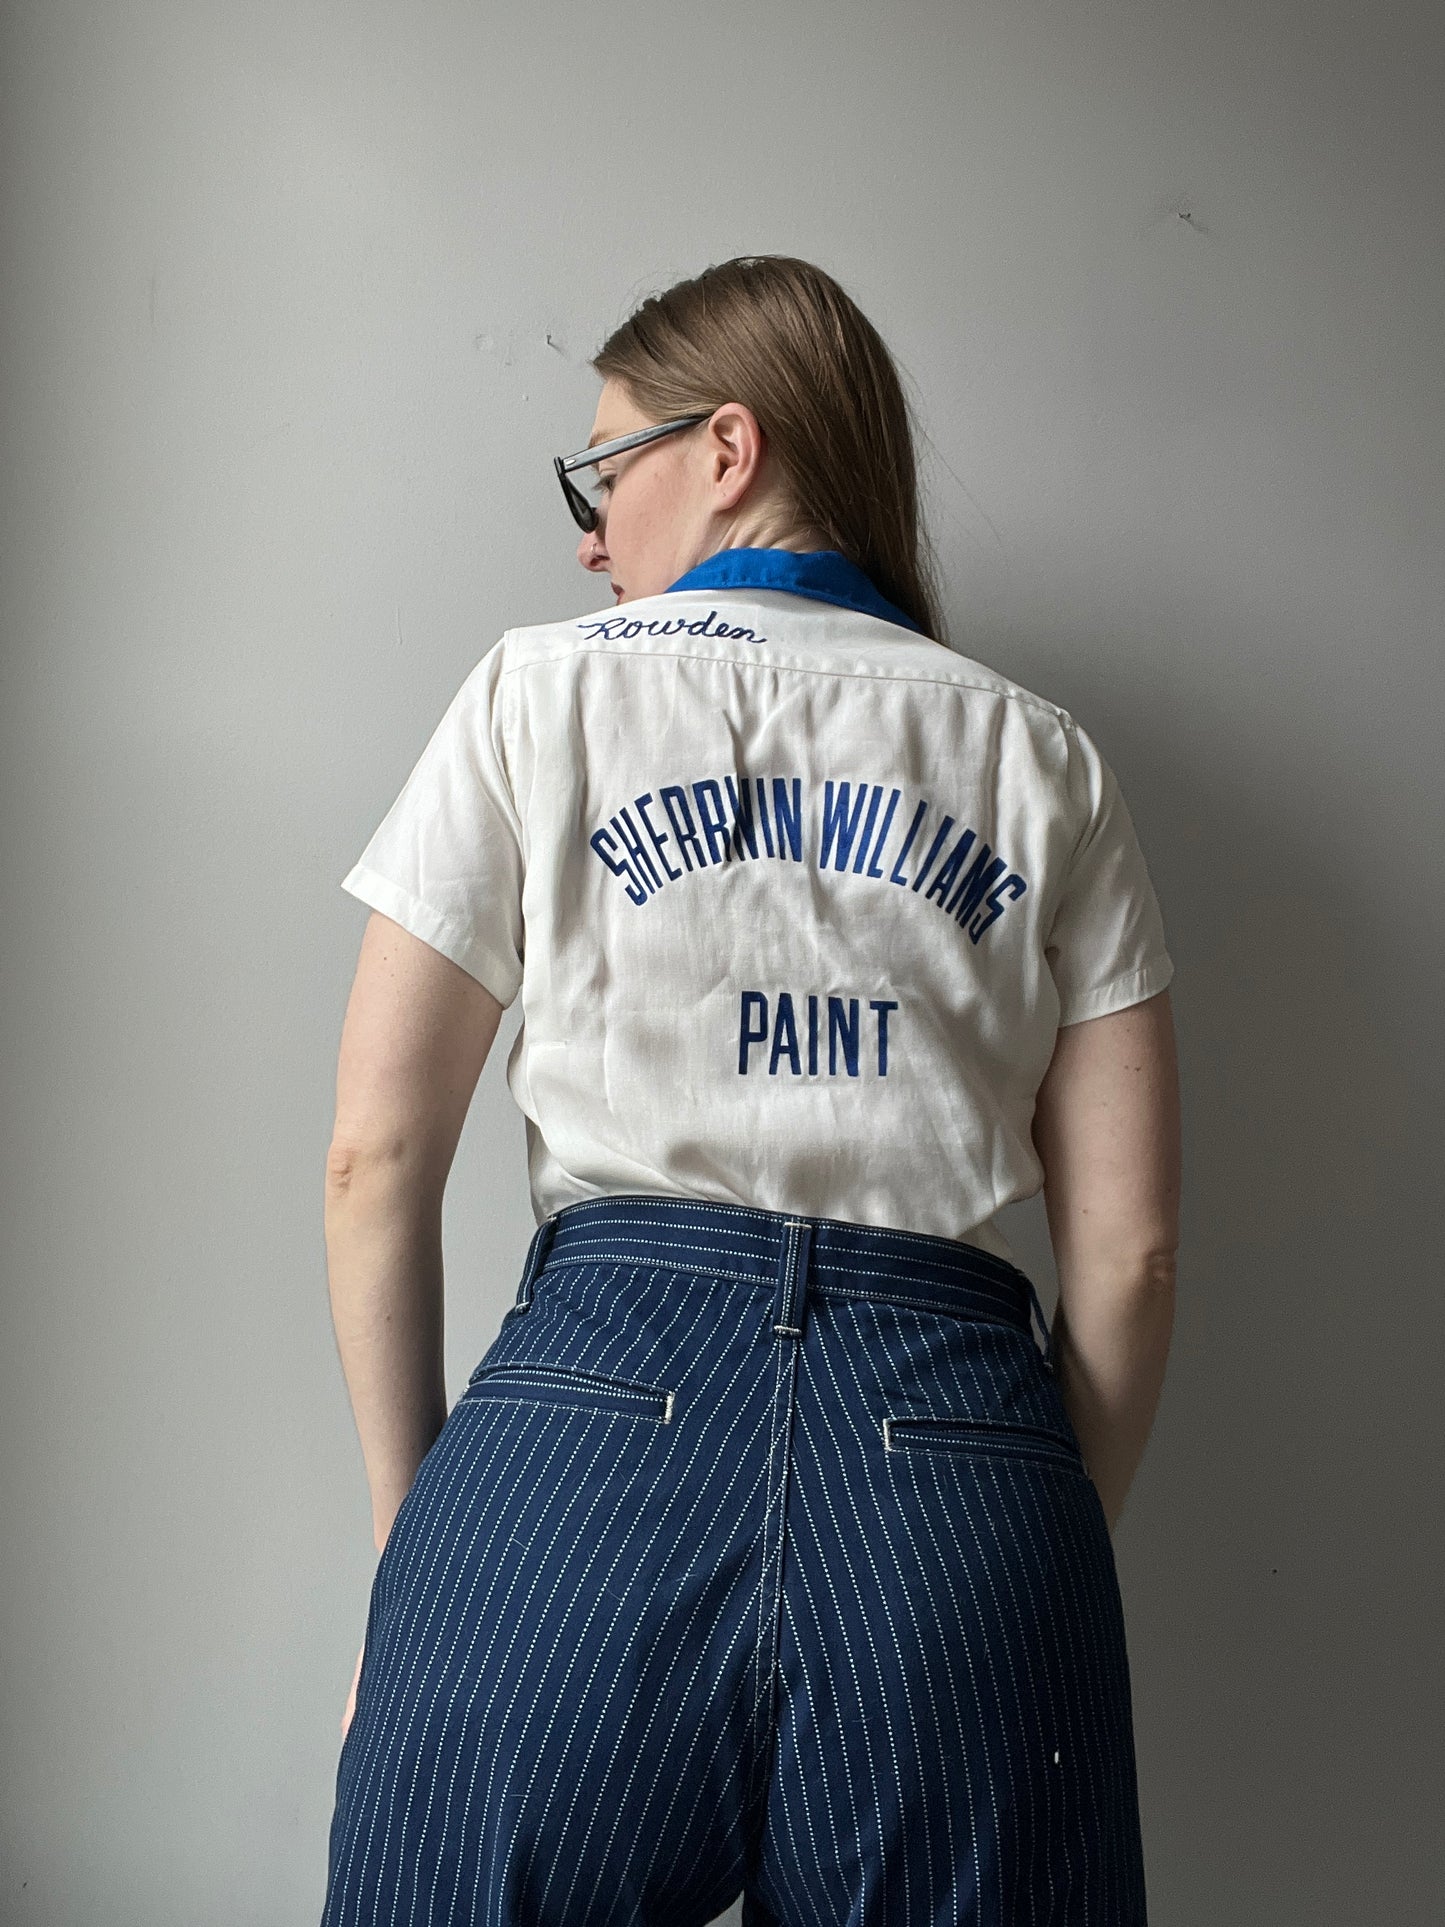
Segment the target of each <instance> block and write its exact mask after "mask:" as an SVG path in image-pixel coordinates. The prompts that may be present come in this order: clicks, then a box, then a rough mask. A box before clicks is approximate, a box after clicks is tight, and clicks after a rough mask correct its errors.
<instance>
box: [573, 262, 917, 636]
mask: <svg viewBox="0 0 1445 1927" xmlns="http://www.w3.org/2000/svg"><path fill="white" fill-rule="evenodd" d="M591 366H592V367H593V368H595V369H596V371H597V373H598V374H599V375H600V376H601V377H602V379H603V380H604V381H609V380H615V381H617V382H619V383H620V384H621V385H622V387H623V388H624V389H625V390H626V391H627V393H628V395H629V396H630V397H631V398H632V400H633V401H634V402H635V404H636V405H637V407H638V408H640V409H642V410H643V412H644V413H646V414H649V415H652V416H654V417H655V418H656V419H657V420H658V421H666V420H668V419H670V418H671V417H672V416H674V415H689V414H694V413H696V412H698V411H699V410H701V409H708V410H711V409H714V408H717V407H719V406H720V405H721V404H722V403H723V402H725V401H738V402H742V403H744V404H745V406H747V407H748V408H750V409H751V410H752V411H753V413H754V415H756V417H757V420H758V425H759V427H760V428H761V429H762V430H763V433H764V434H765V435H766V436H767V438H768V446H769V448H770V449H771V451H772V454H773V457H774V459H775V461H776V462H777V464H778V468H779V470H780V472H781V474H782V476H783V478H784V482H785V485H786V487H787V490H788V495H789V499H790V506H791V507H792V508H793V510H794V511H795V513H796V515H797V518H798V527H799V529H800V530H802V529H812V530H816V531H817V532H818V533H819V534H821V535H822V536H823V537H824V538H825V543H826V546H827V547H829V548H834V549H837V550H838V551H839V552H840V553H841V554H842V555H844V556H846V557H847V559H848V560H849V561H850V562H852V563H854V564H855V565H856V566H857V567H858V568H860V569H861V570H862V571H863V573H864V574H865V575H867V576H868V577H869V578H870V579H871V580H872V581H873V583H874V584H875V585H876V587H877V588H878V589H879V591H880V592H881V593H882V594H883V595H884V596H886V597H887V599H888V600H889V601H890V602H891V603H893V604H894V605H895V606H896V607H897V608H899V609H901V610H902V611H903V613H904V614H905V615H907V616H910V617H912V619H913V620H914V621H915V622H916V623H917V624H918V625H919V627H920V628H921V629H922V630H923V632H924V634H925V635H928V636H931V637H933V639H934V640H935V641H937V642H946V640H947V638H946V637H945V635H944V633H943V615H942V609H941V607H940V600H939V593H938V584H937V573H936V563H935V560H934V555H933V550H932V545H931V543H930V541H929V539H928V534H927V531H926V530H925V529H924V527H923V525H922V521H921V517H920V510H919V487H918V467H917V459H916V456H915V451H914V439H913V425H912V418H911V414H910V410H909V405H908V402H907V399H906V398H905V396H904V392H903V386H902V383H901V381H900V380H899V375H898V370H897V367H896V365H895V363H894V360H893V357H892V355H891V354H890V353H889V351H888V348H887V346H886V344H885V343H884V341H883V338H882V336H881V335H880V334H879V333H878V331H877V329H876V328H875V327H874V326H873V324H872V322H871V321H869V319H868V318H867V316H866V315H865V314H864V313H863V312H862V310H861V309H860V308H859V307H858V306H857V304H856V303H855V302H854V301H853V300H852V298H851V297H850V296H849V295H848V294H846V293H845V292H844V290H843V289H842V288H841V287H840V286H839V284H838V283H837V282H836V281H835V280H834V279H833V277H832V276H831V275H830V274H828V273H826V272H825V271H824V270H823V269H822V268H819V267H815V266H814V265H813V264H812V263H811V262H809V261H800V260H798V259H796V257H794V256H793V255H788V254H743V255H738V256H736V257H735V258H734V259H733V260H731V261H723V262H721V263H719V264H717V265H716V266H713V267H708V268H704V269H703V271H702V273H701V274H698V275H695V276H694V277H693V278H692V279H691V280H687V281H679V282H677V283H675V284H674V285H673V286H672V287H670V288H668V289H666V290H665V291H664V292H662V293H660V294H654V295H651V296H649V297H648V299H647V300H645V301H644V302H642V304H641V305H640V306H639V307H638V308H637V309H636V310H635V311H634V312H633V313H632V314H631V315H630V316H629V317H628V319H627V320H626V321H624V322H623V323H622V325H621V327H620V328H617V329H615V330H614V331H613V333H612V334H610V335H609V336H608V337H607V340H606V341H605V342H604V343H603V345H602V347H601V349H600V350H599V351H598V352H597V354H595V355H594V356H593V357H592V360H591Z"/></svg>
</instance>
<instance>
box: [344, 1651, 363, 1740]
mask: <svg viewBox="0 0 1445 1927" xmlns="http://www.w3.org/2000/svg"><path fill="white" fill-rule="evenodd" d="M365 1652H366V1641H365V1640H363V1641H362V1642H361V1652H359V1653H358V1654H357V1655H356V1671H355V1672H354V1673H353V1674H352V1675H351V1691H350V1692H349V1693H348V1694H347V1696H346V1711H345V1712H344V1713H343V1714H342V1715H341V1737H342V1739H343V1740H344V1739H345V1738H346V1729H347V1728H348V1727H349V1726H350V1724H351V1722H352V1718H353V1716H354V1715H355V1713H356V1683H357V1681H358V1680H359V1679H360V1678H361V1661H362V1657H363V1655H364V1654H365Z"/></svg>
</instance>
